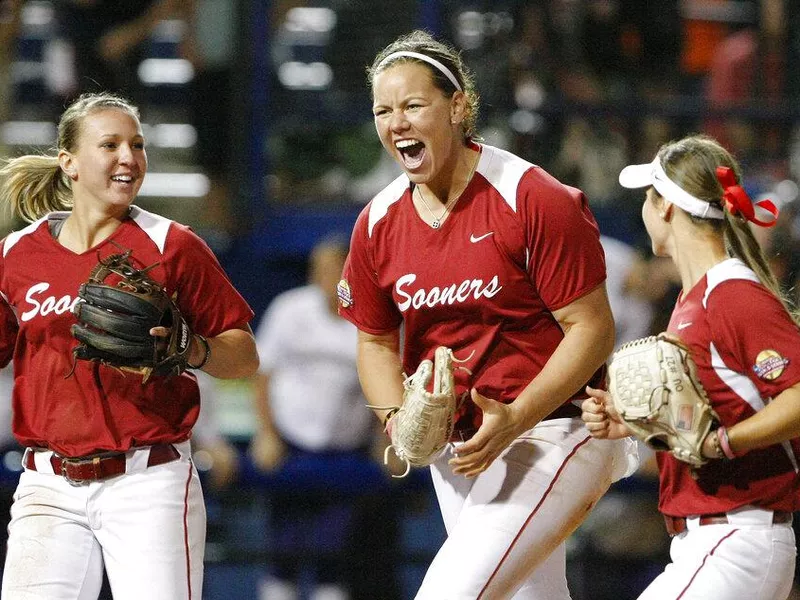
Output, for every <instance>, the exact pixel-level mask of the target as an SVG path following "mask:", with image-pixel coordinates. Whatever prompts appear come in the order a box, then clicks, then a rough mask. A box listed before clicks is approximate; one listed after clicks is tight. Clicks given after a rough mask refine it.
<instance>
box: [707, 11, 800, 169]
mask: <svg viewBox="0 0 800 600" xmlns="http://www.w3.org/2000/svg"><path fill="white" fill-rule="evenodd" d="M755 8H756V7H755V6H754V7H753V9H754V10H755ZM759 8H760V12H759V13H758V14H754V15H753V17H754V18H753V20H752V21H748V22H745V23H742V24H737V25H735V26H731V27H730V33H729V34H728V35H727V36H726V37H725V38H724V39H723V40H721V41H720V42H719V43H718V44H717V45H716V46H715V48H714V50H713V52H712V53H711V60H710V64H709V69H708V82H707V88H706V99H707V102H708V106H709V108H711V109H714V110H723V111H724V110H729V109H737V108H739V109H741V108H747V107H750V106H767V107H775V106H777V105H778V104H779V103H780V102H781V101H783V100H784V98H785V92H786V65H787V58H788V50H787V30H786V23H787V21H786V17H787V14H786V3H785V0H763V1H762V2H760V3H759ZM704 130H705V131H706V132H707V133H708V134H710V135H712V136H714V137H715V138H717V139H718V140H719V141H720V143H722V144H723V145H725V146H727V147H729V148H731V150H732V151H733V152H734V153H735V154H736V155H737V156H738V157H739V158H740V159H743V160H748V159H751V160H752V158H755V156H756V155H758V156H761V157H763V156H764V155H766V157H768V158H769V157H774V156H776V155H777V154H778V153H779V151H781V150H782V149H783V148H785V143H786V139H785V138H784V133H785V131H786V128H785V127H783V126H782V125H779V124H778V123H758V122H756V123H754V122H752V121H748V120H746V119H745V118H744V117H743V116H739V117H737V116H735V115H730V116H726V117H714V118H711V119H708V120H707V121H706V123H705V125H704Z"/></svg>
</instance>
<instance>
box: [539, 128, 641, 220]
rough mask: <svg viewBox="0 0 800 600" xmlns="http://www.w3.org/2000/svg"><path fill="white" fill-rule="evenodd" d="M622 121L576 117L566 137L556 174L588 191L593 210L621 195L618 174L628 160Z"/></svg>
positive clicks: (555, 167)
mask: <svg viewBox="0 0 800 600" xmlns="http://www.w3.org/2000/svg"><path fill="white" fill-rule="evenodd" d="M626 145H627V142H626V140H625V137H624V135H623V134H622V133H621V127H620V123H619V122H618V121H617V120H612V119H610V118H605V119H592V120H590V119H588V118H583V117H577V116H576V117H572V118H570V119H569V121H568V122H567V126H566V128H565V130H564V135H563V137H562V145H561V150H560V152H559V154H558V157H557V158H556V162H555V165H554V166H553V169H552V172H553V175H554V176H555V177H556V178H558V179H561V180H562V181H564V182H565V183H567V184H569V185H573V186H575V187H577V188H579V189H581V190H583V192H584V193H585V194H586V196H587V197H588V198H589V202H590V203H591V205H592V209H595V207H597V206H598V205H602V204H606V203H608V202H609V201H611V200H613V199H614V198H615V197H617V195H618V192H619V184H618V183H617V174H618V173H619V171H620V170H621V169H622V167H624V166H625V165H626V164H627V163H626V160H627V154H626V152H625V150H626Z"/></svg>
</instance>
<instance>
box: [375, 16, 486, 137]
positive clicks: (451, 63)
mask: <svg viewBox="0 0 800 600" xmlns="http://www.w3.org/2000/svg"><path fill="white" fill-rule="evenodd" d="M395 52H417V53H419V54H424V55H425V56H429V57H430V58H433V59H436V60H438V61H439V62H440V63H442V64H443V65H444V66H445V67H447V69H448V70H450V72H451V73H452V74H453V76H454V77H455V78H456V81H458V83H459V85H461V89H462V90H463V91H464V95H465V96H466V99H467V106H466V112H467V114H466V118H465V119H464V121H463V123H462V128H463V132H464V139H471V138H475V139H477V130H476V126H477V121H478V108H479V106H480V96H479V95H478V91H477V89H476V88H475V78H474V76H473V74H472V71H471V70H470V69H469V67H468V66H467V65H466V64H465V63H464V61H463V60H462V59H461V54H460V53H459V52H458V50H456V49H455V48H453V47H452V46H449V45H447V44H444V43H442V42H439V41H437V40H436V39H435V38H434V37H433V36H432V35H431V34H429V33H428V32H427V31H422V30H419V29H418V30H416V31H412V32H411V33H409V34H407V35H404V36H402V37H399V38H397V39H396V40H395V41H394V42H392V43H391V44H389V45H388V46H386V48H384V49H383V50H381V51H380V52H379V53H378V55H377V56H376V57H375V60H374V61H373V62H372V65H371V66H369V67H367V81H368V83H369V87H370V89H372V87H373V85H374V83H375V77H376V76H377V75H378V73H380V72H382V71H384V70H386V69H387V68H388V67H390V66H393V65H397V64H400V63H403V62H415V63H417V64H420V65H424V66H426V67H427V68H428V69H429V70H430V72H431V75H432V78H433V84H434V85H435V86H436V87H437V88H438V89H439V90H441V92H442V93H443V94H444V95H445V96H452V95H453V94H454V93H455V92H456V91H458V90H457V89H456V88H455V86H454V85H453V82H452V81H450V80H449V79H448V78H447V76H446V75H445V74H444V73H442V72H441V71H440V70H439V69H437V68H436V67H434V66H433V65H430V64H428V63H427V62H425V61H423V60H419V59H417V58H413V57H410V56H398V57H397V58H394V59H392V60H391V61H389V62H388V63H386V64H381V63H382V62H383V60H384V59H385V58H386V57H387V56H389V55H390V54H394V53H395ZM379 66H380V69H379V68H378V67H379Z"/></svg>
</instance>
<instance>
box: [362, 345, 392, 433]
mask: <svg viewBox="0 0 800 600" xmlns="http://www.w3.org/2000/svg"><path fill="white" fill-rule="evenodd" d="M357 367H358V378H359V380H360V382H361V388H362V390H363V391H364V396H365V397H366V399H367V402H368V403H369V404H370V405H371V406H376V407H381V408H377V409H375V408H374V409H373V410H374V412H375V414H376V415H377V416H378V418H379V419H381V421H383V420H384V418H385V416H386V414H387V410H386V409H390V408H392V407H397V406H400V405H401V404H402V402H403V367H402V362H401V360H400V339H399V333H398V332H393V333H391V334H387V335H383V336H373V335H370V334H366V333H363V332H359V335H358V355H357Z"/></svg>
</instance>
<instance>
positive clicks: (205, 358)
mask: <svg viewBox="0 0 800 600" xmlns="http://www.w3.org/2000/svg"><path fill="white" fill-rule="evenodd" d="M194 335H195V337H197V338H199V339H200V341H201V342H202V344H203V346H205V349H206V353H205V356H203V360H201V361H200V364H199V365H193V364H191V363H190V362H189V361H186V366H187V367H189V368H190V369H195V370H197V369H202V368H203V367H205V366H206V363H207V362H208V359H209V358H210V357H211V344H209V343H208V340H207V339H206V338H205V336H203V335H200V334H199V333H195V334H194Z"/></svg>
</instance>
